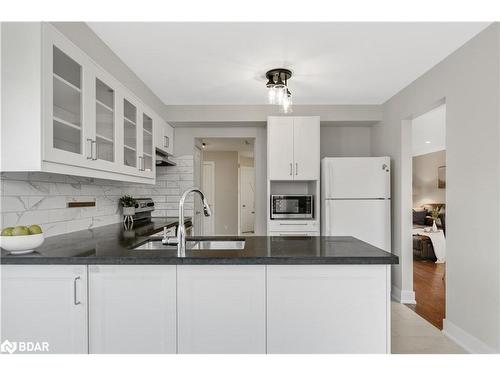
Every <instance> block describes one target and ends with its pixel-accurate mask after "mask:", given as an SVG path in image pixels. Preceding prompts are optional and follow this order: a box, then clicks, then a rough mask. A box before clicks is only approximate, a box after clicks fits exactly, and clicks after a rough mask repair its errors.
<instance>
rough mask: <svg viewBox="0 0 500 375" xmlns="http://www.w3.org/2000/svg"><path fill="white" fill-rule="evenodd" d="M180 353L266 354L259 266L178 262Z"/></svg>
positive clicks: (262, 273)
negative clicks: (180, 263) (185, 263)
mask: <svg viewBox="0 0 500 375" xmlns="http://www.w3.org/2000/svg"><path fill="white" fill-rule="evenodd" d="M177 283H178V284H177V290H178V299H177V309H178V312H177V317H178V352H179V353H265V352H266V301H265V299H266V297H265V296H266V281H265V266H263V265H179V266H177Z"/></svg>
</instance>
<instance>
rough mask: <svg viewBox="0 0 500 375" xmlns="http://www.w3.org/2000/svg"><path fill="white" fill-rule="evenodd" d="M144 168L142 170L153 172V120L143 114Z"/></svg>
mask: <svg viewBox="0 0 500 375" xmlns="http://www.w3.org/2000/svg"><path fill="white" fill-rule="evenodd" d="M141 160H142V166H140V167H141V170H143V171H148V172H151V171H152V170H153V119H152V118H151V117H150V116H148V115H147V114H146V113H143V114H142V159H141Z"/></svg>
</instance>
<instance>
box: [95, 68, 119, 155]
mask: <svg viewBox="0 0 500 375" xmlns="http://www.w3.org/2000/svg"><path fill="white" fill-rule="evenodd" d="M94 89H95V97H94V100H95V139H94V148H95V151H94V160H104V161H107V162H110V163H115V162H116V155H115V150H116V128H115V125H116V124H115V122H116V121H115V118H116V110H115V103H116V91H115V89H113V88H112V87H111V84H107V83H106V82H105V81H104V79H102V78H100V77H96V78H95V87H94Z"/></svg>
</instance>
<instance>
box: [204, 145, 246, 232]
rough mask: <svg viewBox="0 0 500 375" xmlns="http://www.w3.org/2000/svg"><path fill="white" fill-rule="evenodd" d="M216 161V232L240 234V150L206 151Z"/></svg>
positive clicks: (208, 156)
mask: <svg viewBox="0 0 500 375" xmlns="http://www.w3.org/2000/svg"><path fill="white" fill-rule="evenodd" d="M203 161H213V162H215V234H216V235H237V234H238V152H236V151H205V152H203Z"/></svg>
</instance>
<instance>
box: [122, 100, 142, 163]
mask: <svg viewBox="0 0 500 375" xmlns="http://www.w3.org/2000/svg"><path fill="white" fill-rule="evenodd" d="M137 119H138V117H137V105H134V104H132V102H131V101H129V100H128V99H126V98H125V99H123V164H124V165H125V166H126V167H130V168H134V169H137V168H138V167H139V166H138V164H139V163H138V153H137V146H138V142H137V138H138V137H137V128H138V125H137V122H138V121H137Z"/></svg>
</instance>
